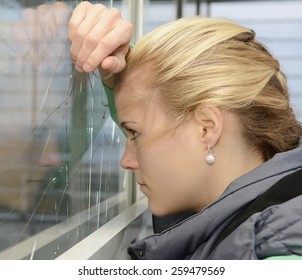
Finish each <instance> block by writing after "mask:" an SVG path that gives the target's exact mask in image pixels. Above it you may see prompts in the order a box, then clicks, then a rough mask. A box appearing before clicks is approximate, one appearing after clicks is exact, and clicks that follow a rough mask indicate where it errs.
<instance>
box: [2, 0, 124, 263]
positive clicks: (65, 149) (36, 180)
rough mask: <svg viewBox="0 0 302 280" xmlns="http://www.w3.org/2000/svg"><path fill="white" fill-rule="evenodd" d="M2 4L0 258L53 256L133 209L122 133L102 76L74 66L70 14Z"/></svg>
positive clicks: (59, 6)
mask: <svg viewBox="0 0 302 280" xmlns="http://www.w3.org/2000/svg"><path fill="white" fill-rule="evenodd" d="M2 2H3V4H2V5H1V8H0V10H1V16H0V34H1V35H0V40H1V41H0V43H1V44H0V59H1V62H0V72H1V73H0V76H1V80H0V90H1V95H0V114H1V117H0V129H1V133H0V258H1V259H3V258H25V259H29V258H32V259H53V258H56V257H57V256H58V255H59V254H61V253H62V252H64V251H65V250H67V249H68V248H70V247H71V246H73V245H74V244H76V243H77V242H79V241H80V240H81V239H83V238H84V237H86V236H87V235H88V234H90V233H91V232H93V231H94V230H96V229H97V228H98V227H100V226H101V225H103V224H104V223H106V222H107V221H108V220H110V219H112V218H113V217H114V216H115V215H117V214H118V213H119V212H120V211H122V210H123V209H125V207H127V206H128V205H129V203H130V202H129V201H128V200H127V197H129V196H128V195H127V194H126V192H127V191H129V190H128V189H127V188H126V187H125V185H124V181H123V177H124V173H123V172H122V171H121V170H120V168H119V158H120V153H121V150H122V146H123V144H124V143H123V135H121V134H120V133H119V130H118V129H117V127H116V125H115V124H114V123H113V122H112V121H111V119H110V115H109V110H108V108H107V100H106V97H105V95H104V92H103V89H102V84H101V82H100V80H99V79H96V78H95V76H93V75H89V76H87V75H86V74H81V73H76V72H75V71H74V70H73V67H72V64H71V61H70V58H69V50H68V47H69V45H68V40H67V30H66V26H67V21H68V18H69V16H70V10H71V9H70V8H69V7H68V6H67V5H65V4H64V3H62V2H57V3H55V4H47V5H40V6H38V7H37V8H25V7H23V6H21V5H20V4H19V3H18V2H17V1H15V2H14V1H2ZM28 2H31V1H28ZM35 2H37V1H35ZM45 2H47V1H45ZM40 4H43V1H41V3H40ZM121 178H122V179H121ZM115 196H118V199H114V198H115ZM71 224H72V226H71ZM59 225H60V227H58V226H59ZM62 229H63V230H62ZM51 230H52V231H51ZM50 232H51V233H50ZM47 238H48V239H49V241H48V242H46V243H45V241H43V242H44V243H43V242H42V240H45V239H47ZM29 240H30V242H31V243H29ZM42 243H43V245H42ZM17 244H18V245H17ZM16 246H18V247H16ZM14 248H15V249H14ZM20 248H21V250H23V251H24V252H23V253H22V254H23V255H22V254H21V255H18V254H19V252H20ZM11 252H12V253H11Z"/></svg>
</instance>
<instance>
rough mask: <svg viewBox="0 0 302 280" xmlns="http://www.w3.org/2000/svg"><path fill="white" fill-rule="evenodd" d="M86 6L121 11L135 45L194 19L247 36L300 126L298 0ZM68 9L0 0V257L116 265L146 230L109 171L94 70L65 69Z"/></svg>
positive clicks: (301, 26) (126, 177)
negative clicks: (264, 57)
mask: <svg viewBox="0 0 302 280" xmlns="http://www.w3.org/2000/svg"><path fill="white" fill-rule="evenodd" d="M61 2H63V1H61ZM90 2H93V3H102V4H104V5H106V6H111V5H112V6H114V7H116V8H118V9H120V10H121V12H122V14H123V16H124V17H125V18H128V19H129V20H131V21H132V22H133V24H134V27H135V32H134V35H133V42H134V43H135V41H136V40H137V39H138V38H139V37H141V36H142V35H143V34H145V33H146V32H148V31H150V30H152V29H154V28H155V27H157V26H159V25H162V24H164V23H166V22H168V21H171V20H174V19H176V18H179V17H187V16H193V15H197V14H198V15H202V16H209V17H224V18H229V19H231V20H234V21H236V22H238V23H239V24H242V25H244V26H246V27H249V28H251V29H253V30H254V31H255V32H256V36H257V37H258V39H260V40H261V41H262V42H263V43H264V44H266V45H267V46H268V48H269V49H270V50H271V51H272V53H273V54H274V55H275V56H276V57H277V58H278V59H279V61H280V62H281V68H282V69H283V71H284V72H285V73H286V75H287V78H288V84H289V89H290V94H291V102H292V104H293V107H294V110H295V111H296V113H297V117H298V119H299V120H300V121H302V31H301V30H302V1H299V0H295V1H273V0H272V1H203V0H199V1H184V0H183V1H180V0H179V1H176V0H175V1H174V0H171V1H159V0H158V1H157V0H153V1H152V0H138V1H131V0H127V1H126V0H124V1H122V0H120V1H90ZM78 3H79V1H64V4H62V3H55V1H46V0H44V1H43V0H19V1H18V0H0V4H1V5H0V11H1V13H0V60H1V61H0V92H1V94H0V131H1V133H0V259H56V258H82V259H85V258H102V256H103V253H102V250H105V249H106V250H107V255H106V257H107V258H124V257H125V256H124V255H123V253H121V252H122V251H123V249H124V248H125V247H126V246H127V244H128V243H129V242H131V241H133V240H135V239H136V238H139V237H140V236H142V235H144V234H148V233H150V232H151V231H152V225H151V221H150V217H151V214H150V213H149V212H148V210H147V204H146V202H145V199H144V197H143V195H142V194H141V193H139V192H138V191H137V188H136V186H135V183H134V180H133V176H132V174H131V173H130V172H125V171H123V170H122V169H121V168H120V167H119V160H120V157H121V154H122V152H123V147H124V143H125V139H124V136H123V135H122V133H121V132H120V131H119V129H118V128H117V127H116V125H115V124H114V123H113V122H112V120H111V118H110V113H109V108H108V106H107V100H106V96H105V93H104V91H103V88H102V84H101V82H100V80H99V79H98V78H97V77H98V76H99V74H98V73H95V74H89V75H86V74H81V73H77V72H75V71H74V69H73V65H72V63H71V60H70V57H69V42H68V40H67V28H66V24H67V22H68V19H69V17H70V15H71V11H72V9H73V7H75V5H77V4H78ZM137 205H139V206H137ZM117 221H118V222H117ZM116 223H119V224H120V225H121V228H119V229H118V230H117V232H115V231H114V230H113V226H112V225H116ZM130 228H132V229H130ZM133 228H135V230H133ZM111 230H112V232H111ZM108 232H110V235H111V236H116V237H118V238H115V239H114V238H108V237H106V233H107V234H108ZM94 233H97V234H98V240H100V241H101V240H103V243H102V242H100V243H102V245H100V248H98V249H96V251H97V252H98V253H96V251H95V252H91V253H90V252H88V253H87V254H86V253H85V254H84V252H83V251H81V250H80V249H78V248H80V247H78V246H80V244H84V243H83V242H91V241H89V238H91V236H92V234H94ZM95 246H97V245H95ZM86 247H87V246H86ZM104 248H105V249H104ZM108 250H109V251H108ZM110 250H111V251H110ZM68 252H69V253H68ZM73 252H77V253H76V254H77V255H76V256H74V255H73V254H74V253H73ZM108 252H109V253H108ZM64 256H65V257H64Z"/></svg>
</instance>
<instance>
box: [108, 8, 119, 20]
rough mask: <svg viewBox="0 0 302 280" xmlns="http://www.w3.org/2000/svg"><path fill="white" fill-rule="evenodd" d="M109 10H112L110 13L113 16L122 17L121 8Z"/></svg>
mask: <svg viewBox="0 0 302 280" xmlns="http://www.w3.org/2000/svg"><path fill="white" fill-rule="evenodd" d="M109 11H110V14H111V16H112V17H114V18H120V17H121V12H120V10H119V9H117V8H111V9H110V10H109Z"/></svg>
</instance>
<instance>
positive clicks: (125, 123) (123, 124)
mask: <svg viewBox="0 0 302 280" xmlns="http://www.w3.org/2000/svg"><path fill="white" fill-rule="evenodd" d="M128 123H134V124H137V122H134V121H126V122H121V124H120V126H121V127H122V128H127V124H128Z"/></svg>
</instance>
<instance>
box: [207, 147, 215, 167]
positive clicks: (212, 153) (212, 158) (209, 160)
mask: <svg viewBox="0 0 302 280" xmlns="http://www.w3.org/2000/svg"><path fill="white" fill-rule="evenodd" d="M215 159H216V155H215V151H214V148H212V147H211V146H210V145H208V155H207V156H206V159H205V160H206V163H207V164H208V165H212V164H214V162H215Z"/></svg>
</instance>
